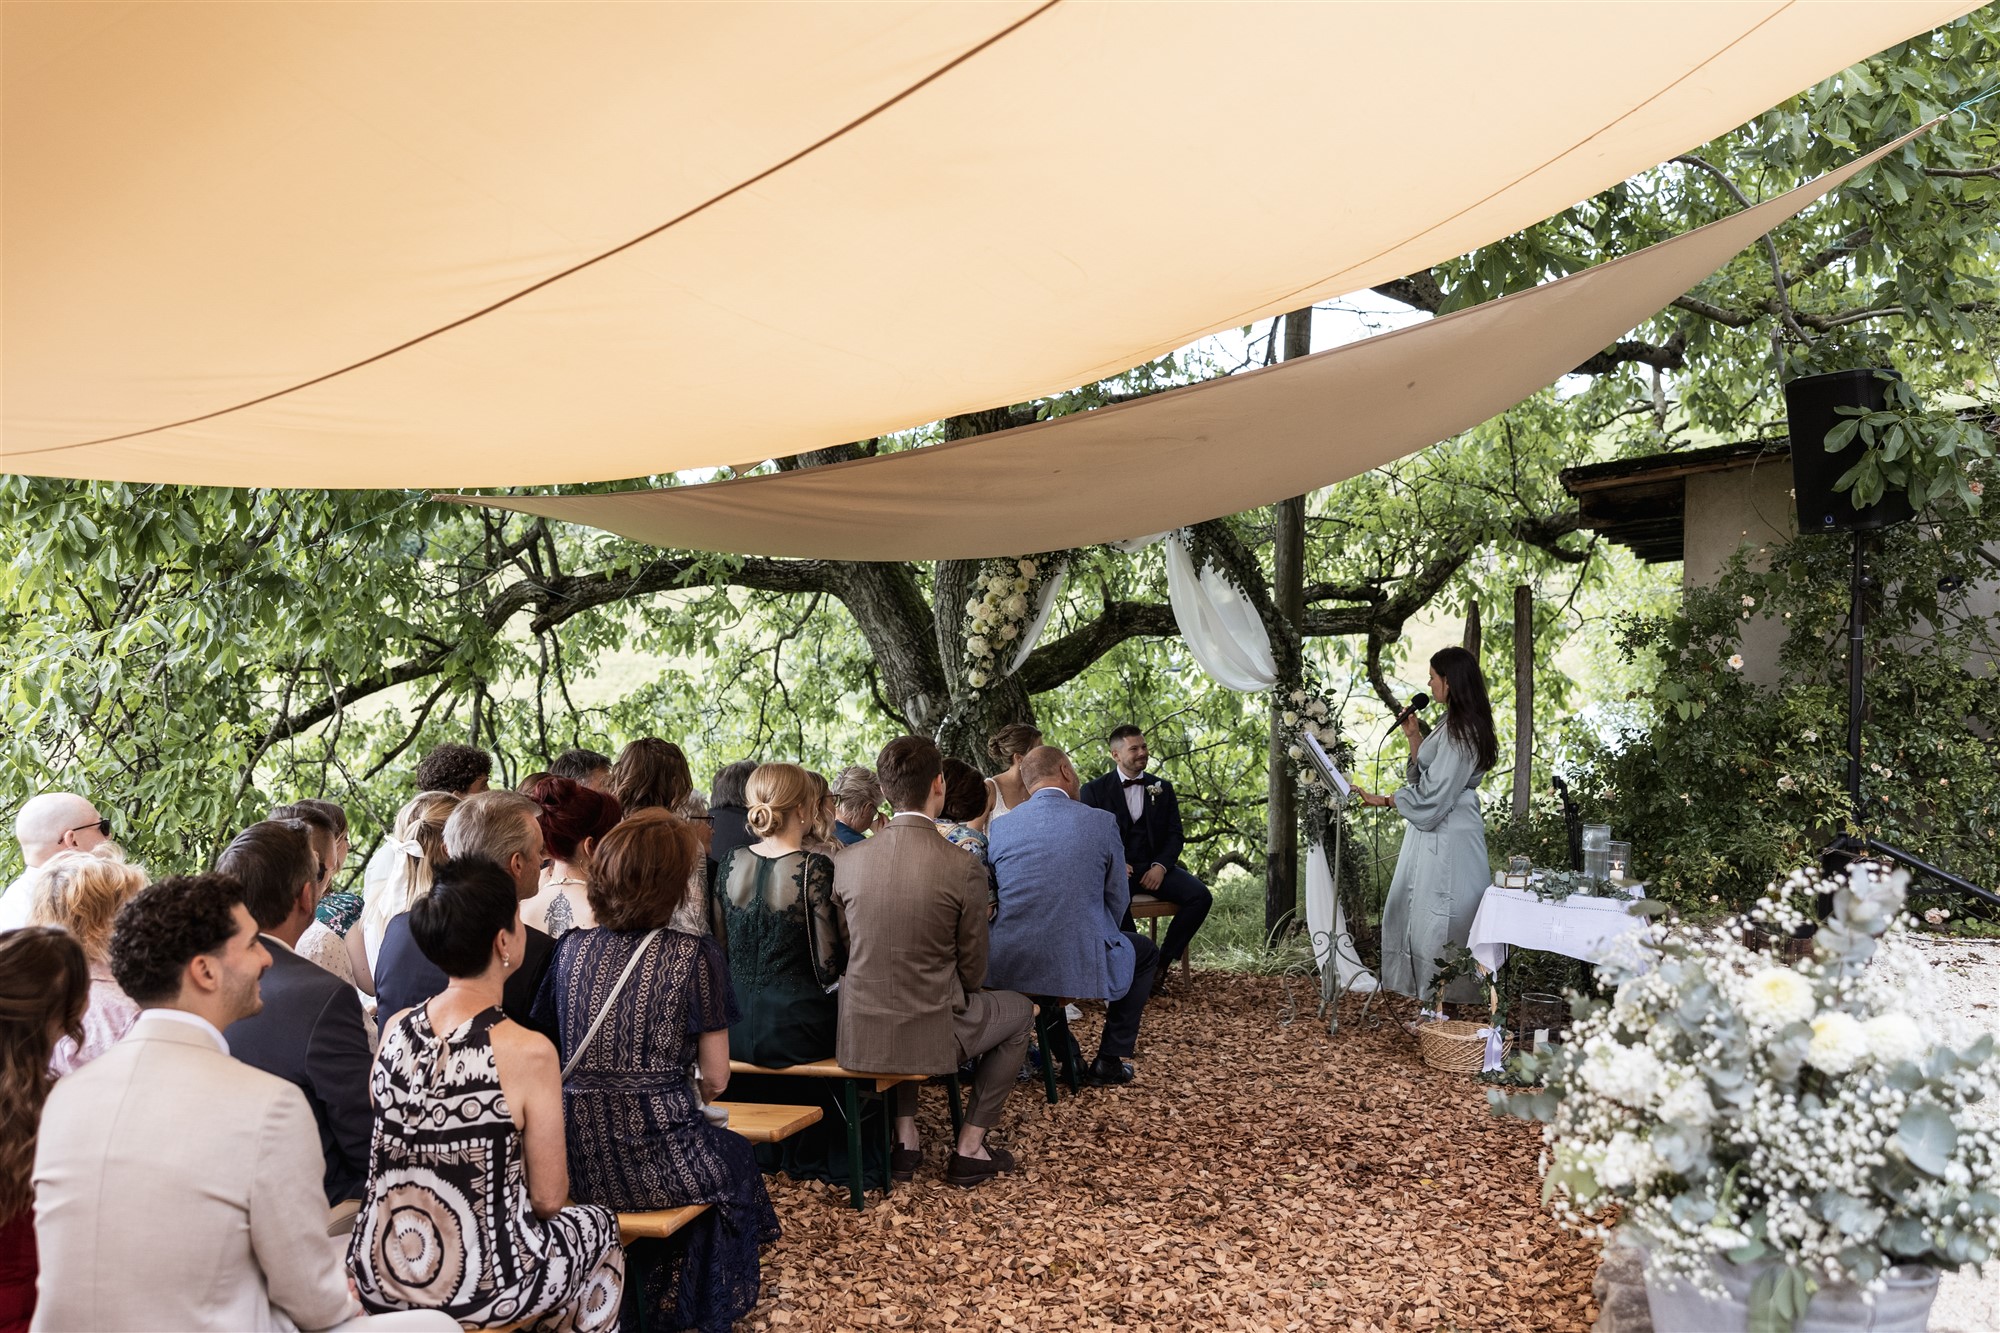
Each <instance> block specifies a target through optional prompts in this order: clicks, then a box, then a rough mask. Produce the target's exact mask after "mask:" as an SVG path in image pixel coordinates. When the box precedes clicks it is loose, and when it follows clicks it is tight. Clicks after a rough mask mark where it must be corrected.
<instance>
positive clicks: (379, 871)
mask: <svg viewBox="0 0 2000 1333" xmlns="http://www.w3.org/2000/svg"><path fill="white" fill-rule="evenodd" d="M492 776H493V756H492V755H490V754H488V753H486V751H484V750H482V749H480V748H478V747H477V746H473V745H460V744H457V743H456V742H451V741H447V742H446V743H445V744H443V745H439V746H436V747H434V748H432V749H431V750H430V751H429V752H428V753H426V754H425V755H424V757H423V758H422V759H419V760H418V761H417V769H416V773H415V779H416V781H415V785H414V786H413V787H412V790H413V791H416V792H418V793H423V792H431V791H438V792H446V793H449V794H450V795H453V796H470V795H472V794H473V793H474V792H480V791H485V790H486V789H487V786H488V785H489V783H488V780H489V779H490V778H491V777H492ZM396 868H397V867H396V853H395V850H394V849H393V848H392V847H391V846H390V845H389V843H388V842H387V841H385V842H384V843H383V844H382V845H381V846H380V847H377V848H376V849H375V854H374V855H373V856H371V857H369V858H368V866H367V868H366V869H365V870H364V871H363V872H362V877H361V896H362V897H363V898H366V899H368V900H369V901H371V902H372V901H374V898H375V894H376V892H377V890H379V889H380V888H381V886H382V885H383V884H385V883H387V882H388V880H389V879H390V872H391V871H392V870H394V869H396ZM408 905H409V904H407V903H405V904H404V906H405V907H407V906H408ZM401 910H402V908H398V909H397V911H401ZM370 947H371V948H372V947H373V946H372V945H371V946H370Z"/></svg>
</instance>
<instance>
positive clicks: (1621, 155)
mask: <svg viewBox="0 0 2000 1333" xmlns="http://www.w3.org/2000/svg"><path fill="white" fill-rule="evenodd" d="M1972 7H1973V6H1972V5H1971V4H1969V3H1967V0H1894V2H1887V0H1885V2H1881V3H1872V2H1868V0H1854V2H1843V3H1814V2H1812V0H1709V2H1708V3H1702V4H1690V3H1685V2H1684V0H1630V2H1629V3H1595V4H1571V3H1508V4H1500V3H1458V4H1404V3H1379V4H1359V3H1357V4H1332V3H1329V4H1276V3H1271V4H1263V3H1239V4H1167V3H1153V4H1102V3H1084V2H1083V0H1054V2H1053V3H1049V4H1041V5H1039V6H1038V5H1037V4H1036V3H1034V2H1033V0H996V2H994V3H983V4H958V3H936V4H923V3H869V2H865V0H864V2H859V3H846V4H795V5H765V4H592V3H579V4H331V3H314V2H311V0H308V2H306V3H296V4H257V3H245V4H187V3H156V4H92V3H76V4H38V3H23V2H19V0H17V2H16V3H9V4H7V5H4V6H0V25H4V26H0V48H4V49H3V50H0V60H4V66H0V78H4V107H0V114H4V135H5V139H4V145H0V147H3V148H4V158H0V171H4V178H3V179H0V183H3V184H4V210H5V211H4V217H0V282H4V301H5V306H4V316H5V348H4V364H3V365H0V396H4V419H0V468H4V469H6V470H9V471H14V472H25V473H39V474H44V475H57V476H76V477H101V478H119V479H125V480H132V481H176V482H195V483H209V484H219V485H283V486H313V487H359V486H370V487H404V486H487V485H528V484H541V483H549V482H563V481H586V480H606V479H613V478H620V477H634V476H644V475H650V474H654V473H660V472H668V471H673V470H677V469H681V468H688V467H695V466H703V465H712V464H724V463H735V462H741V461H743V460H745V459H754V458H765V457H771V456H774V455H778V454H784V453H791V452H796V451H798V450H800V449H805V448H810V447H816V446H822V445H826V444H831V443H836V442H839V441H842V440H847V439H855V438H862V437H866V436H870V435H875V434H879V433H882V432H885V431H889V430H893V429H898V428H902V427H907V426H911V425H914V424H918V423H921V422H924V421H930V420H935V419H937V418H940V417H942V416H945V415H948V414H951V413H954V412H960V411H965V410H970V409H974V408H981V407H988V406H992V405H995V404H1001V403H1009V402H1018V401H1022V400H1025V399H1028V398H1031V397H1034V396H1036V395H1039V394H1042V393H1046V392H1051V391H1055V390H1059V389H1062V388H1066V387H1069V386H1072V385H1075V384H1079V383H1084V382H1088V381H1090V380H1093V379H1096V378H1099V377H1102V376H1104V375H1107V374H1111V373H1115V372H1117V371H1120V370H1123V369H1126V368H1127V367H1130V366H1132V365H1135V364H1137V363H1139V362H1141V361H1144V360H1146V359H1148V358H1150V357H1153V356H1156V355H1159V354H1161V353H1164V352H1166V351H1168V350H1170V349H1173V348H1176V347H1179V346H1182V345H1184V344H1186V343H1188V342H1190V341H1192V340H1193V339H1195V338H1198V337H1200V336H1202V335H1204V334H1207V333H1210V332H1213V331H1215V330H1217V329H1220V328H1226V327H1230V326H1232V325H1239V324H1242V323H1244V322H1246V321H1248V320H1251V319H1254V318H1258V317H1261V316H1264V315H1269V314H1273V313H1276V312H1279V311H1283V310H1287V309H1292V308H1296V307H1298V306H1300V305H1303V304H1305V303H1306V302H1307V301H1309V300H1313V299H1317V298H1322V297H1328V296H1332V295H1336V294H1341V293H1345V292H1349V291H1353V290H1357V289H1360V288H1363V287H1367V286H1370V285H1372V284H1375V283H1378V282H1381V281H1384V280H1386V279H1389V278H1393V277H1397V276H1400V275H1402V274H1405V273H1409V272H1412V271H1415V270H1417V269H1420V268H1423V267H1425V266H1427V265H1429V264H1431V263H1433V262H1435V261H1438V260H1440V259H1443V258H1446V257H1448V256H1452V255H1457V254H1461V253H1464V252H1466V251H1468V250H1471V249H1473V248H1476V247H1477V246H1479V245H1481V244H1484V243H1486V242H1488V241H1491V240H1492V239H1494V238H1496V237H1498V236H1502V235H1505V234H1507V233H1510V232H1512V231H1515V230H1518V229H1520V228H1522V227H1524V226H1527V225H1528V224H1530V223H1533V222H1535V221H1537V220H1539V219H1541V218H1543V217H1546V216H1548V215H1549V214H1551V213H1554V212H1556V211H1558V210H1560V209H1562V208H1564V207H1567V206H1568V205H1570V204H1572V203H1574V202H1575V201H1576V200H1578V199H1581V198H1584V197H1587V196H1588V195H1590V194H1592V193H1594V192H1595V191H1597V190H1599V189H1602V188H1604V187H1606V186H1608V185H1610V184H1612V183H1614V182H1616V181H1618V180H1621V179H1623V178H1625V177H1627V176H1629V175H1631V174H1632V173H1634V172H1636V171H1639V170H1642V169H1644V168H1647V167H1651V166H1653V165H1655V164H1657V163H1658V162H1660V161H1662V160H1664V159H1665V158H1668V157H1670V156H1672V155H1673V154H1675V153H1677V152H1681V151H1683V150H1685V149H1687V148H1689V147H1691V146H1693V145H1695V144H1698V143H1701V142H1702V141H1704V140H1706V139H1708V138H1711V137H1713V136H1714V135H1716V134H1719V133H1721V132H1723V131H1725V130H1727V129H1729V128H1731V127H1733V126H1735V125H1737V124H1739V123H1741V122H1742V121H1744V120H1746V119H1748V118H1749V117H1751V116H1753V115H1755V114H1757V113H1758V112H1761V111H1763V110H1765V109H1766V108H1768V107H1770V106H1772V105H1774V104H1775V103H1777V102H1778V101H1780V100H1781V99H1783V98H1784V97H1786V96H1788V95H1790V94H1791V93H1793V92H1796V91H1797V90H1798V89H1800V88H1802V87H1804V86H1806V85H1808V84H1810V83H1812V82H1813V81H1814V80H1816V79H1819V78H1822V77H1824V76H1826V75H1828V74H1830V73H1833V72H1834V71H1837V70H1839V69H1841V68H1842V67H1844V66H1846V65H1848V64H1850V63H1852V62H1853V61H1855V60H1857V59H1860V58H1862V57H1865V56H1867V55H1869V54H1871V53H1873V52H1875V51H1877V50H1880V49H1881V48H1883V47H1885V46H1888V45H1890V44H1892V43H1894V42H1896V41H1898V40H1900V39H1902V38H1905V37H1908V36H1911V35H1913V34H1916V33H1920V32H1923V31H1926V30H1929V29H1930V28H1933V27H1935V26H1936V25H1938V24H1940V23H1943V22H1945V21H1947V20H1949V19H1951V18H1953V17H1955V16H1957V15H1958V14H1961V13H1963V12H1965V11H1966V10H1968V9H1970V8H1972ZM578 265H585V266H584V267H581V268H578V267H577V266H578ZM176 423H186V424H176Z"/></svg>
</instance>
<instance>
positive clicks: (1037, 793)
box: [1028, 787, 1069, 801]
mask: <svg viewBox="0 0 2000 1333" xmlns="http://www.w3.org/2000/svg"><path fill="white" fill-rule="evenodd" d="M1046 792H1054V793H1055V794H1056V795H1058V796H1060V797H1062V798H1063V799H1064V800H1065V801H1067V800H1068V799H1069V793H1068V792H1066V791H1064V790H1063V789H1062V788H1061V787H1037V788H1035V789H1034V790H1033V791H1031V792H1029V793H1028V799H1029V800H1031V801H1032V800H1034V799H1035V798H1036V797H1037V796H1040V795H1043V794H1044V793H1046Z"/></svg>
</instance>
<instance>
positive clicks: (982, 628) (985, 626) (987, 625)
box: [972, 616, 993, 634]
mask: <svg viewBox="0 0 2000 1333" xmlns="http://www.w3.org/2000/svg"><path fill="white" fill-rule="evenodd" d="M992 628H993V624H992V622H991V621H989V620H987V619H986V617H985V616H974V617H973V618H972V632H973V633H974V634H984V633H985V632H986V631H987V630H990V629H992Z"/></svg>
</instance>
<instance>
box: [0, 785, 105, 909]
mask: <svg viewBox="0 0 2000 1333" xmlns="http://www.w3.org/2000/svg"><path fill="white" fill-rule="evenodd" d="M110 837H111V821H110V820H108V819H105V818H103V817H102V816H100V815H99V814H98V813H97V807H96V806H94V805H92V804H91V803H90V802H89V801H86V800H85V799H84V798H83V797H81V796H78V795H77V794H76V793H75V792H68V791H45V792H43V793H42V794H41V795H39V796H31V797H29V798H28V800H27V802H26V803H25V804H23V805H22V806H21V810H20V813H19V814H16V815H15V816H14V839H15V841H16V842H19V843H20V844H21V860H22V863H23V864H24V865H25V866H26V867H27V868H26V869H25V870H23V871H22V872H21V873H20V875H19V876H18V877H16V878H15V880H14V882H13V883H11V884H9V885H8V886H7V887H6V889H5V890H4V891H0V930H13V929H15V928H16V927H19V926H25V925H27V924H28V904H29V900H30V899H31V898H33V896H34V895H33V893H32V892H31V891H30V889H29V886H30V885H31V884H33V883H34V882H35V872H36V871H37V870H40V869H41V868H42V866H43V864H44V863H46V862H47V861H48V859H49V858H50V857H51V856H54V855H55V854H56V853H57V852H88V851H93V850H95V849H96V848H97V847H98V846H100V845H101V844H103V843H105V842H107V841H108V840H109V839H110Z"/></svg>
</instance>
